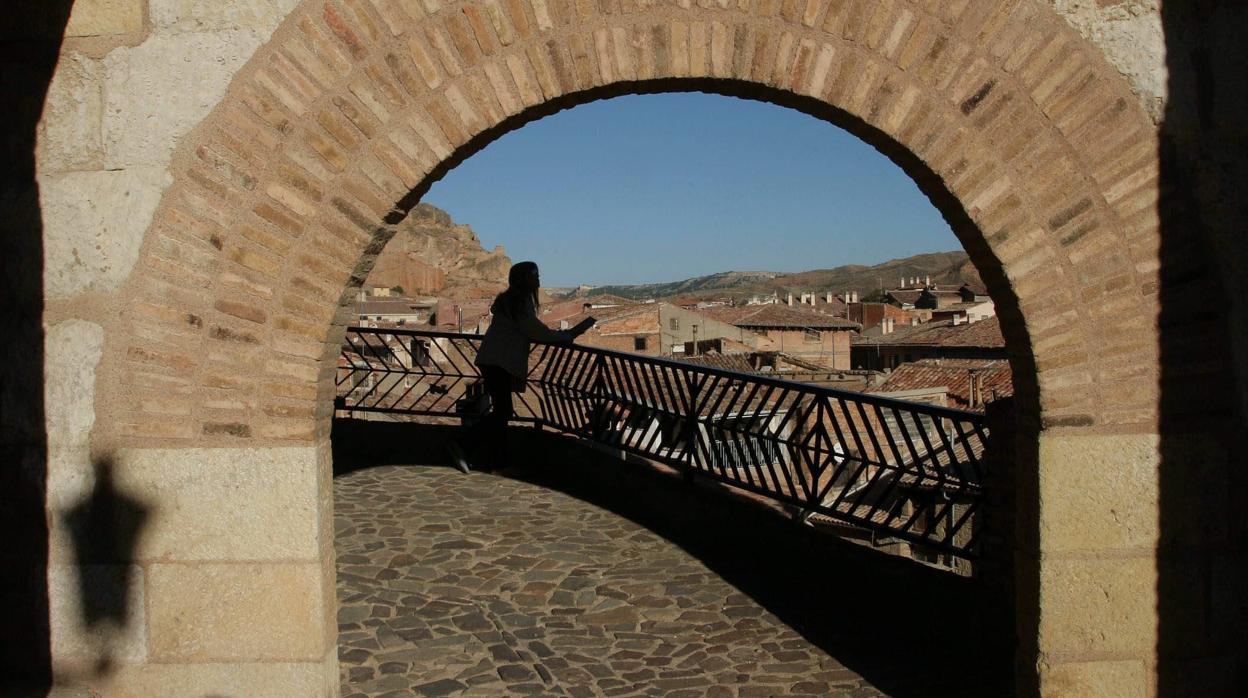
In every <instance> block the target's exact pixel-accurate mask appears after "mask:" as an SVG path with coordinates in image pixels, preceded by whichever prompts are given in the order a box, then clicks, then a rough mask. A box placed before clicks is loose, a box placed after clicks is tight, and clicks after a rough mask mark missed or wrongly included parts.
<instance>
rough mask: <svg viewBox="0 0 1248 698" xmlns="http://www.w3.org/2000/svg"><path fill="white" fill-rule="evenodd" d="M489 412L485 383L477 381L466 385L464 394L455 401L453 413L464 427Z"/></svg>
mask: <svg viewBox="0 0 1248 698" xmlns="http://www.w3.org/2000/svg"><path fill="white" fill-rule="evenodd" d="M489 412H490V394H489V392H487V391H486V389H485V381H483V380H477V381H473V382H471V383H469V384H468V386H467V387H466V388H465V389H464V394H463V395H462V396H460V398H459V399H458V400H456V401H455V413H456V414H458V415H459V418H460V420H461V421H462V422H463V423H464V425H465V426H469V425H471V424H473V423H475V422H476V421H477V420H478V419H480V418H482V417H484V416H485V415H487V414H489Z"/></svg>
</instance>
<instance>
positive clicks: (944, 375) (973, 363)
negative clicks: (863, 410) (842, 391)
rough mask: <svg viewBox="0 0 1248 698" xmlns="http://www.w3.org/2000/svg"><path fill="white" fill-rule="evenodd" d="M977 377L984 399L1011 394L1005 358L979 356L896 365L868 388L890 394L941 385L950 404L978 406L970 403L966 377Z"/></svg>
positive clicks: (972, 407)
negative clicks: (976, 375) (874, 385)
mask: <svg viewBox="0 0 1248 698" xmlns="http://www.w3.org/2000/svg"><path fill="white" fill-rule="evenodd" d="M972 372H976V373H978V375H979V376H980V380H981V383H980V385H981V387H982V389H983V394H984V396H985V399H986V400H988V401H991V400H992V399H993V398H994V397H996V398H1001V397H1006V396H1009V395H1013V394H1014V383H1013V379H1012V374H1011V373H1010V365H1009V363H1008V362H1007V361H1005V360H1000V359H998V360H988V361H985V360H979V359H923V360H921V361H913V362H910V363H905V364H902V365H900V366H898V367H897V368H896V369H894V370H893V372H892V373H891V374H890V375H889V377H888V379H887V380H885V381H884V382H883V383H881V384H880V385H878V386H876V387H874V388H871V389H870V391H869V392H872V393H893V392H900V391H903V390H920V389H923V388H945V389H946V393H947V395H948V396H949V400H950V405H949V406H950V407H957V408H960V409H964V410H965V409H975V410H979V409H982V406H979V405H971V404H970V377H971V373H972Z"/></svg>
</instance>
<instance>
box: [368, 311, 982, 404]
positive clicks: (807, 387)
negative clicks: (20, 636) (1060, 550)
mask: <svg viewBox="0 0 1248 698" xmlns="http://www.w3.org/2000/svg"><path fill="white" fill-rule="evenodd" d="M346 330H347V332H359V333H373V334H392V335H402V336H409V337H431V338H444V339H468V340H471V339H476V340H481V339H484V338H485V335H482V334H471V333H466V332H442V331H436V330H413V329H407V328H389V327H362V326H349V327H347V328H346ZM533 343H534V344H537V345H544V346H552V347H559V348H564V347H567V348H572V349H575V350H577V351H583V352H586V353H589V354H598V355H602V356H613V357H616V358H620V359H624V360H628V361H638V362H640V363H647V364H651V365H654V366H664V367H667V368H673V369H677V370H681V371H690V372H693V373H701V374H705V375H710V376H720V377H724V378H738V377H739V378H741V379H742V380H748V381H751V382H757V383H761V384H763V385H768V386H772V387H776V388H785V389H788V390H799V391H801V392H804V393H808V394H811V395H826V396H828V397H836V398H840V399H849V400H854V401H857V402H866V403H870V404H876V405H879V406H881V407H894V408H898V409H906V410H910V411H914V412H924V413H927V414H931V415H933V416H939V417H946V418H950V419H963V420H981V419H983V414H981V413H979V412H971V411H969V410H961V409H958V408H956V407H947V406H944V405H933V404H931V403H929V402H912V401H910V400H903V399H900V398H894V397H888V396H884V395H878V394H876V393H861V392H856V391H853V390H842V389H840V388H832V387H829V386H825V385H812V384H810V383H802V382H800V381H791V380H786V379H784V378H776V377H774V376H768V375H766V374H763V373H744V372H742V371H733V370H731V369H726V368H718V367H714V366H704V365H701V364H692V363H688V362H685V361H680V360H679V359H667V358H663V357H661V356H650V355H648V354H635V353H632V352H627V351H617V350H615V349H605V348H603V347H595V346H590V345H586V344H570V345H564V344H552V343H548V342H533Z"/></svg>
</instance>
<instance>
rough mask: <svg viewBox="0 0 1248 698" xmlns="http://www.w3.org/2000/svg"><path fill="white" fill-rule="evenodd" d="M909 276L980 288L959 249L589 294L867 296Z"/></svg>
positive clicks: (735, 273)
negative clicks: (868, 262)
mask: <svg viewBox="0 0 1248 698" xmlns="http://www.w3.org/2000/svg"><path fill="white" fill-rule="evenodd" d="M913 276H918V277H928V276H930V277H931V279H932V282H933V283H940V284H961V283H963V282H968V281H969V282H972V283H979V275H978V273H976V271H975V267H974V266H973V265H972V264H971V263H970V260H969V259H968V258H967V255H966V253H965V252H962V251H960V250H959V251H954V252H932V253H928V254H920V255H915V256H913V257H905V258H903V259H890V260H889V261H887V262H883V263H881V264H876V265H873V266H866V265H862V264H849V265H845V266H841V267H835V268H833V269H814V270H811V271H802V272H794V273H782V272H762V271H726V272H719V273H717V274H710V275H708V276H697V277H694V278H691V279H684V280H682V281H673V282H669V283H658V284H633V285H615V286H597V287H595V288H593V289H591V290H590V291H589V293H588V295H589V296H591V297H592V296H596V295H601V294H612V295H617V296H623V297H625V298H634V299H637V300H641V299H646V298H671V297H674V296H684V297H693V298H703V297H706V298H710V297H724V296H730V297H734V298H744V297H748V296H751V295H756V294H757V295H770V294H772V293H777V294H780V295H784V294H786V293H801V292H803V291H816V292H822V291H832V292H834V293H841V292H843V291H858V292H859V294H860V295H866V294H868V293H870V292H871V291H873V290H875V289H877V288H896V287H897V285H898V284H900V283H901V280H902V278H903V277H906V278H909V277H913Z"/></svg>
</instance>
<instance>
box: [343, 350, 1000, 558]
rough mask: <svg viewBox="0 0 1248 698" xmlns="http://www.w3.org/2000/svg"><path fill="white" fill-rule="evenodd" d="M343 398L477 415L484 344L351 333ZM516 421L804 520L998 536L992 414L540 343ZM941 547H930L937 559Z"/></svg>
mask: <svg viewBox="0 0 1248 698" xmlns="http://www.w3.org/2000/svg"><path fill="white" fill-rule="evenodd" d="M345 331H346V332H348V333H350V334H349V336H348V337H346V338H344V340H343V343H342V347H341V355H340V363H339V364H338V370H339V375H338V377H337V379H336V381H335V382H336V384H337V385H338V386H339V391H340V392H339V394H338V396H337V397H336V398H335V405H336V406H337V407H338V408H339V409H343V410H346V411H348V412H354V411H357V410H358V411H360V412H364V413H367V412H379V413H390V414H403V413H406V414H409V415H423V416H433V417H442V418H458V419H471V417H472V415H475V414H476V411H477V409H479V406H478V402H477V401H476V398H475V397H474V395H475V392H474V391H473V389H472V387H471V386H473V385H478V381H479V380H480V375H481V374H480V371H479V369H478V367H477V366H476V365H475V364H476V356H477V354H478V352H479V350H480V346H481V344H482V342H483V341H484V339H485V336H484V335H480V334H467V333H462V332H442V331H437V330H424V329H409V328H406V327H402V328H400V327H354V326H353V327H348V328H346V329H345ZM534 344H535V345H536V346H537V347H538V349H537V350H536V351H534V352H533V353H532V355H531V357H530V361H529V375H528V379H527V382H528V385H529V387H530V388H532V391H531V392H527V393H526V394H522V395H519V396H517V398H516V399H517V400H518V402H517V406H516V415H515V417H514V419H515V420H516V421H525V422H532V423H535V424H537V425H540V426H543V427H546V428H551V429H554V430H558V431H563V432H565V433H570V434H576V435H578V436H580V437H581V438H585V439H589V440H590V441H593V442H595V443H600V444H602V445H605V446H608V447H613V448H619V449H621V450H622V451H623V452H631V453H635V454H638V455H641V456H643V457H646V458H652V459H655V460H657V461H660V462H665V463H668V464H670V465H673V466H675V467H677V468H679V469H682V470H684V471H685V472H686V474H687V475H689V476H691V477H692V476H695V475H704V476H707V477H711V478H713V479H717V480H719V481H722V482H725V483H727V484H729V485H732V486H734V487H737V488H741V489H744V490H746V491H749V492H754V493H757V494H760V495H763V496H764V497H767V498H770V499H772V500H774V501H779V502H782V503H785V504H786V505H792V506H793V507H794V509H793V513H794V515H795V516H799V517H801V518H803V519H805V518H807V517H810V516H816V515H818V516H823V517H830V518H831V519H832V520H835V521H839V522H841V523H846V524H850V525H851V526H856V527H858V528H859V529H862V530H869V531H871V533H872V540H875V536H876V534H877V533H883V534H884V535H885V536H886V537H888V538H896V539H904V540H907V541H910V542H911V543H914V544H918V545H922V546H926V550H927V551H929V552H930V551H931V550H938V551H941V552H942V553H949V554H952V555H954V556H958V557H961V558H964V559H970V558H973V557H975V556H976V555H977V549H978V546H979V541H980V540H982V530H981V528H982V522H983V518H982V517H981V514H980V512H982V510H983V502H982V499H983V496H984V489H983V476H984V471H985V468H986V467H987V461H986V460H985V459H986V453H987V440H988V436H989V431H990V430H989V429H988V425H987V422H986V418H985V415H984V414H981V413H977V412H970V411H966V410H960V409H956V408H951V407H943V406H939V405H932V404H930V403H924V402H910V401H907V400H904V399H898V398H892V397H884V396H880V395H875V394H871V393H860V392H855V391H852V390H844V389H840V388H833V387H829V386H822V385H812V384H809V383H801V382H798V381H792V380H786V379H784V378H777V377H775V376H770V375H765V374H761V375H760V374H756V373H747V372H743V371H737V370H732V369H727V368H720V367H716V366H706V365H703V364H699V363H692V362H685V361H680V360H677V359H669V358H663V357H656V356H647V355H643V354H634V353H630V352H627V351H619V350H614V349H604V348H601V347H591V346H584V345H579V344H572V343H557V344H552V343H545V342H534ZM925 554H926V553H925Z"/></svg>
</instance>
